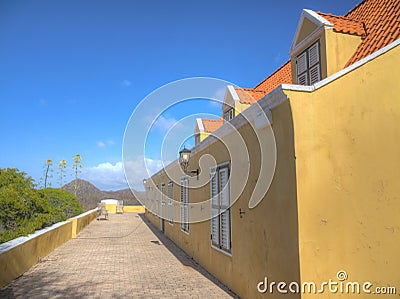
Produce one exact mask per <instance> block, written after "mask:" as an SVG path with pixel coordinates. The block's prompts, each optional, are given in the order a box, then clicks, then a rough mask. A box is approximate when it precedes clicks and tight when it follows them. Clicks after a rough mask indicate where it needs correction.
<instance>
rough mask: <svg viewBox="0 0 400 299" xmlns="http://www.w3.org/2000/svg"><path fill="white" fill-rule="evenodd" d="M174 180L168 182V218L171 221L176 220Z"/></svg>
mask: <svg viewBox="0 0 400 299" xmlns="http://www.w3.org/2000/svg"><path fill="white" fill-rule="evenodd" d="M172 187H173V185H172V182H169V183H168V220H169V222H170V223H172V222H173V220H174V206H173V204H174V193H173V189H172Z"/></svg>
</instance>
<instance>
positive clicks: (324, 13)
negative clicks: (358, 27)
mask: <svg viewBox="0 0 400 299" xmlns="http://www.w3.org/2000/svg"><path fill="white" fill-rule="evenodd" d="M317 14H320V15H326V16H331V17H336V18H339V19H343V20H346V21H351V22H357V23H363V22H362V21H361V20H357V19H354V18H349V17H346V16H339V15H334V14H332V13H326V12H322V11H317Z"/></svg>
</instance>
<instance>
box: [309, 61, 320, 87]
mask: <svg viewBox="0 0 400 299" xmlns="http://www.w3.org/2000/svg"><path fill="white" fill-rule="evenodd" d="M320 80H321V76H320V70H319V64H317V65H316V66H313V67H312V68H311V69H310V85H311V84H314V83H317V82H319V81H320Z"/></svg>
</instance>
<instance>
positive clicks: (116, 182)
mask: <svg viewBox="0 0 400 299" xmlns="http://www.w3.org/2000/svg"><path fill="white" fill-rule="evenodd" d="M81 178H82V179H84V180H87V181H89V182H91V183H92V184H94V185H95V186H96V187H97V188H99V189H101V190H119V189H124V188H128V185H127V182H126V179H125V175H124V170H123V167H122V162H117V163H115V164H112V163H110V162H105V163H101V164H99V165H97V166H94V167H85V168H83V169H82V174H81Z"/></svg>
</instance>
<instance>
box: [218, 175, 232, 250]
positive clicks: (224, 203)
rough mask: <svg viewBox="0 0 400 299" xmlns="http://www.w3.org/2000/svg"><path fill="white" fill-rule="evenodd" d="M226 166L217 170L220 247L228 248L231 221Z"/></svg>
mask: <svg viewBox="0 0 400 299" xmlns="http://www.w3.org/2000/svg"><path fill="white" fill-rule="evenodd" d="M228 178H229V176H228V168H221V169H220V170H219V190H220V193H219V194H220V198H221V199H220V202H221V210H222V213H221V247H222V248H224V249H226V250H229V249H230V244H231V231H230V228H231V227H230V226H231V221H230V206H229V205H230V198H229V197H230V196H229V183H228Z"/></svg>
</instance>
